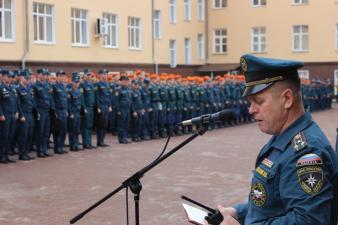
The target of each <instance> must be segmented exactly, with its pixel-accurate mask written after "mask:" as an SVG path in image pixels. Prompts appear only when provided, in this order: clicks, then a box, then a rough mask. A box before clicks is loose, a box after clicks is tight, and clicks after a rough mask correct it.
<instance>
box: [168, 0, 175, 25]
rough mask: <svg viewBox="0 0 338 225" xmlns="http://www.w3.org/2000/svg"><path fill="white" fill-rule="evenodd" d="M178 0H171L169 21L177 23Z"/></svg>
mask: <svg viewBox="0 0 338 225" xmlns="http://www.w3.org/2000/svg"><path fill="white" fill-rule="evenodd" d="M176 11H177V9H176V0H169V23H176V21H177V18H176Z"/></svg>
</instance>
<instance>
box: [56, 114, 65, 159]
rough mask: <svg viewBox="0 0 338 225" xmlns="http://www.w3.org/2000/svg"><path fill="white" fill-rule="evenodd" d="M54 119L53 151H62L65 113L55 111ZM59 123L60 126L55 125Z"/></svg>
mask: <svg viewBox="0 0 338 225" xmlns="http://www.w3.org/2000/svg"><path fill="white" fill-rule="evenodd" d="M56 116H57V117H56V118H55V120H54V125H53V126H54V131H53V139H54V151H55V152H57V151H62V150H63V147H64V146H65V139H66V134H67V111H66V110H58V111H56ZM56 123H60V124H56Z"/></svg>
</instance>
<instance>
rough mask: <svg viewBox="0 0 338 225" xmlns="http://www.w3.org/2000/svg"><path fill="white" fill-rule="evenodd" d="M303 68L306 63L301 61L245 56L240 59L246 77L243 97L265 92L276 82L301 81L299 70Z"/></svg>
mask: <svg viewBox="0 0 338 225" xmlns="http://www.w3.org/2000/svg"><path fill="white" fill-rule="evenodd" d="M303 66H304V63H303V62H300V61H292V60H282V59H270V58H263V57H256V56H254V55H251V54H246V55H243V56H242V57H241V59H240V67H241V70H242V72H243V73H244V76H245V90H244V93H243V96H248V95H252V94H256V93H258V92H260V91H263V90H264V89H266V88H268V87H270V86H271V85H272V84H273V83H274V82H276V81H280V80H288V79H299V76H298V69H299V68H301V67H303Z"/></svg>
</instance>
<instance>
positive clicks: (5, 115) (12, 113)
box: [0, 70, 19, 164]
mask: <svg viewBox="0 0 338 225" xmlns="http://www.w3.org/2000/svg"><path fill="white" fill-rule="evenodd" d="M2 75H3V77H2V85H1V90H0V130H1V136H0V163H3V164H6V163H13V162H15V161H14V160H12V159H10V158H9V153H10V151H11V149H12V147H13V146H12V145H13V139H14V132H15V125H16V120H17V119H18V117H19V108H18V101H17V92H16V89H15V87H14V85H13V77H14V73H13V72H12V71H8V70H7V71H6V70H3V71H2Z"/></svg>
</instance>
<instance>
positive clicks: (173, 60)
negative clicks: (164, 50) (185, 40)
mask: <svg viewBox="0 0 338 225" xmlns="http://www.w3.org/2000/svg"><path fill="white" fill-rule="evenodd" d="M172 44H173V45H172ZM169 63H170V67H171V68H175V67H176V66H177V46H176V40H173V39H171V40H169Z"/></svg>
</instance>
